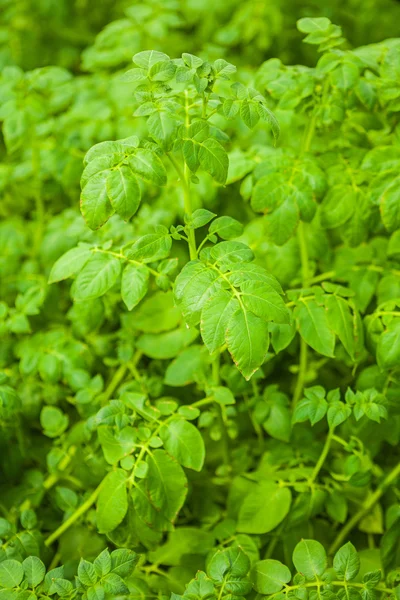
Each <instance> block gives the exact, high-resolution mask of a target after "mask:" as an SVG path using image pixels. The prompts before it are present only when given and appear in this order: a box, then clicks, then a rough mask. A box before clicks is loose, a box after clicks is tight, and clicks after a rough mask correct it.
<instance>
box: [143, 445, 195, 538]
mask: <svg viewBox="0 0 400 600" xmlns="http://www.w3.org/2000/svg"><path fill="white" fill-rule="evenodd" d="M147 463H148V465H149V470H148V473H147V477H146V478H145V479H142V480H140V482H139V483H138V485H137V486H136V487H135V488H134V489H133V490H132V498H133V502H134V505H135V508H136V510H137V512H138V515H139V516H140V517H141V519H142V520H143V521H144V522H145V523H147V524H149V525H151V526H152V528H154V529H155V530H156V531H171V530H172V524H173V523H174V521H175V519H176V517H177V515H178V513H179V511H180V509H181V508H182V506H183V503H184V501H185V498H186V494H187V480H186V476H185V473H184V471H183V470H182V468H181V467H180V465H179V464H178V463H177V461H176V460H175V458H173V457H172V456H170V455H169V454H167V453H166V452H165V451H164V450H153V451H152V453H151V455H150V456H148V458H147Z"/></svg>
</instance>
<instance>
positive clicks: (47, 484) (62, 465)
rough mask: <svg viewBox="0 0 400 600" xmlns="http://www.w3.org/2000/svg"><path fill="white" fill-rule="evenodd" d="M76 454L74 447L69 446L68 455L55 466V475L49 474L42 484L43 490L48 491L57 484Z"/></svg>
mask: <svg viewBox="0 0 400 600" xmlns="http://www.w3.org/2000/svg"><path fill="white" fill-rule="evenodd" d="M75 454H76V446H71V448H70V449H69V451H68V453H67V454H66V455H65V456H64V457H63V458H62V459H61V460H60V462H59V464H58V465H57V473H51V474H50V475H49V476H48V477H47V478H46V479H45V480H44V482H43V487H44V489H45V490H49V489H50V488H52V487H53V485H55V484H56V483H57V481H58V480H59V479H60V477H61V476H62V473H63V471H65V469H66V468H67V467H68V465H69V463H70V462H71V460H72V458H73V457H74V456H75Z"/></svg>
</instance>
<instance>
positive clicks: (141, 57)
mask: <svg viewBox="0 0 400 600" xmlns="http://www.w3.org/2000/svg"><path fill="white" fill-rule="evenodd" d="M132 60H133V62H134V63H135V65H137V66H138V67H141V68H142V69H151V67H152V66H153V65H155V64H157V63H159V62H164V61H169V60H170V58H169V56H168V54H164V52H158V51H157V50H145V51H144V52H138V53H137V54H135V56H134V57H133V58H132Z"/></svg>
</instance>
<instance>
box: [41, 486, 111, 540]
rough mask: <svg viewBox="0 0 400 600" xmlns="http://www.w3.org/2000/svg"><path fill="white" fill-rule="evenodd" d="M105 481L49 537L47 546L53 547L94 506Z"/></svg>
mask: <svg viewBox="0 0 400 600" xmlns="http://www.w3.org/2000/svg"><path fill="white" fill-rule="evenodd" d="M104 481H105V478H104V479H103V480H102V481H101V482H100V484H99V485H98V486H97V488H96V489H95V490H94V492H92V493H91V495H90V496H89V498H88V499H87V500H85V502H84V503H83V504H81V506H80V507H79V508H77V509H76V511H75V512H74V513H73V514H72V515H71V516H70V517H69V519H67V520H66V521H64V523H62V524H61V525H60V527H58V528H57V529H56V530H55V531H54V532H53V533H52V534H51V535H49V537H48V538H47V539H46V540H45V545H46V546H51V544H52V543H53V542H55V541H56V540H57V539H58V538H59V537H60V535H62V534H63V533H64V532H65V531H67V529H69V528H70V527H71V525H73V524H74V523H75V521H77V520H78V519H79V517H81V516H82V515H83V514H85V512H86V511H88V510H89V508H90V507H91V506H93V504H94V503H95V502H96V500H97V498H98V496H99V494H100V492H101V489H102V487H103V485H104Z"/></svg>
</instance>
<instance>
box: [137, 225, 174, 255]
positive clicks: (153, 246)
mask: <svg viewBox="0 0 400 600" xmlns="http://www.w3.org/2000/svg"><path fill="white" fill-rule="evenodd" d="M164 230H165V231H164ZM171 246H172V239H171V236H170V235H169V233H168V230H167V229H166V228H163V231H159V232H157V233H148V234H147V235H144V236H143V237H141V238H139V239H138V240H137V241H136V242H135V243H134V244H133V245H132V246H131V248H130V249H129V250H128V251H127V252H126V256H127V258H131V259H133V260H137V261H140V262H144V263H148V262H154V261H156V260H162V259H163V258H166V257H167V256H168V255H169V252H170V250H171Z"/></svg>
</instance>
